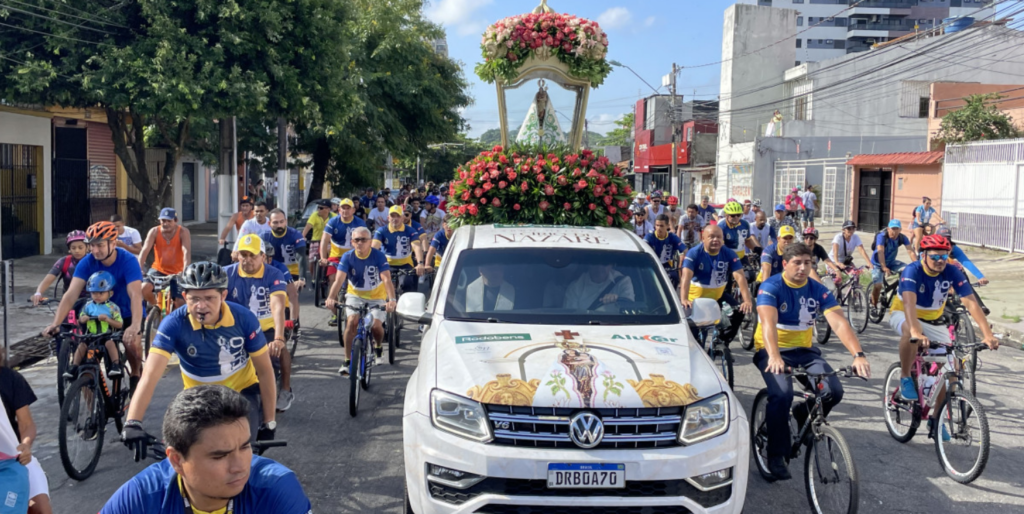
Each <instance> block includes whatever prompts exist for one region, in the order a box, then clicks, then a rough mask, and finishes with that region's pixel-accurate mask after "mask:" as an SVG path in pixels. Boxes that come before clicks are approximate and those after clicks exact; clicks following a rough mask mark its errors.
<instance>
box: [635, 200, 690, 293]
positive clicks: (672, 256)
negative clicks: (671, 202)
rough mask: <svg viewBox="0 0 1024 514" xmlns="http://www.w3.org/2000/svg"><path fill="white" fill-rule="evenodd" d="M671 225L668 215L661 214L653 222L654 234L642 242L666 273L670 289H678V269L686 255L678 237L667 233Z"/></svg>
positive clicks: (684, 247) (645, 237)
mask: <svg viewBox="0 0 1024 514" xmlns="http://www.w3.org/2000/svg"><path fill="white" fill-rule="evenodd" d="M671 223H672V221H671V218H669V216H668V214H661V215H659V216H658V217H657V218H656V219H655V220H654V232H651V233H650V234H647V235H646V236H644V241H645V242H646V243H647V244H648V245H650V246H651V249H653V250H654V254H655V255H657V256H658V260H659V261H660V262H661V265H662V266H664V267H665V271H667V272H668V277H669V279H670V280H671V281H672V287H673V288H676V287H679V268H680V267H681V265H682V260H683V256H685V255H686V246H684V245H683V242H682V241H681V240H680V239H679V236H677V235H675V234H673V233H671V232H669V231H668V229H669V225H670V224H671Z"/></svg>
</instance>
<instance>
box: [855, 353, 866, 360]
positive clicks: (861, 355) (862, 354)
mask: <svg viewBox="0 0 1024 514" xmlns="http://www.w3.org/2000/svg"><path fill="white" fill-rule="evenodd" d="M854 357H855V358H856V357H864V358H865V359H866V358H867V355H865V354H864V352H857V354H856V355H854Z"/></svg>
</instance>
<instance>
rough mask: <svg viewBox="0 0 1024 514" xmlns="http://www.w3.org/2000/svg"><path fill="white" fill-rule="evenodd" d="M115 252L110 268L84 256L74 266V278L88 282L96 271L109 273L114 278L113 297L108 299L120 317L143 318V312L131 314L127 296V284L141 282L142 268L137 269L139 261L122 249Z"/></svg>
mask: <svg viewBox="0 0 1024 514" xmlns="http://www.w3.org/2000/svg"><path fill="white" fill-rule="evenodd" d="M116 251H117V257H116V258H115V259H114V263H113V264H111V265H110V266H105V265H104V264H103V263H102V262H100V261H98V260H96V258H95V257H93V256H92V254H91V253H90V254H86V256H85V257H82V260H80V261H78V265H76V266H75V278H80V279H82V280H84V281H86V282H88V281H89V277H91V276H92V274H93V273H96V272H97V271H106V272H108V273H110V274H111V275H113V276H114V295H113V296H111V297H110V299H111V301H113V302H114V303H116V304H117V306H118V308H120V309H121V315H122V316H125V317H126V318H134V317H135V316H145V313H144V312H132V299H131V297H130V296H128V284H130V283H132V282H135V281H139V282H142V268H139V260H138V259H136V258H135V256H134V255H132V254H131V252H129V251H128V250H125V249H124V248H118V249H117V250H116Z"/></svg>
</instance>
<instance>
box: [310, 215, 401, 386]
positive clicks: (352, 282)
mask: <svg viewBox="0 0 1024 514" xmlns="http://www.w3.org/2000/svg"><path fill="white" fill-rule="evenodd" d="M370 239H371V236H370V229H368V228H366V227H358V228H356V229H355V230H353V231H352V244H353V246H354V247H355V248H354V249H353V250H354V251H351V252H347V253H346V254H345V255H342V256H341V262H340V263H339V264H338V279H337V280H335V281H334V284H333V285H331V291H330V293H328V294H327V307H328V308H330V309H335V308H337V307H338V306H339V305H338V302H337V298H338V294H339V293H340V292H341V285H342V284H344V283H345V282H346V280H347V281H348V291H347V292H346V295H345V309H346V310H348V318H347V320H348V321H347V324H346V325H345V338H344V340H343V341H342V348H343V351H344V353H345V359H344V362H343V364H342V365H341V368H340V369H339V370H338V372H339V373H341V375H342V376H347V375H348V373H349V369H348V368H349V365H350V363H351V362H350V361H351V355H352V354H351V353H350V352H351V349H352V340H353V339H355V337H356V333H357V332H358V330H359V309H360V308H362V307H363V305H369V306H371V307H379V306H381V305H384V306H385V309H387V311H388V312H392V311H394V310H395V301H396V297H395V286H394V284H392V283H391V267H390V265H388V258H387V257H385V256H384V252H382V251H380V250H378V249H376V248H374V247H373V246H371V245H370ZM370 315H371V316H372V317H373V328H372V330H371V331H372V332H373V343H374V348H376V349H377V350H378V351H379V350H380V348H381V341H383V339H384V313H383V312H381V311H380V310H379V309H374V310H371V311H370Z"/></svg>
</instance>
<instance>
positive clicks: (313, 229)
mask: <svg viewBox="0 0 1024 514" xmlns="http://www.w3.org/2000/svg"><path fill="white" fill-rule="evenodd" d="M349 202H351V200H349ZM334 216H336V214H334V213H333V212H331V201H330V200H317V201H316V212H314V213H313V214H311V215H310V216H309V220H308V221H307V222H306V226H305V227H303V229H302V237H304V238H306V240H307V241H309V257H310V258H309V274H310V276H312V275H313V265H314V264H316V260H317V259H319V256H320V240H321V239H323V237H324V227H325V226H326V225H327V221H328V220H330V219H331V218H333V217H334Z"/></svg>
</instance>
